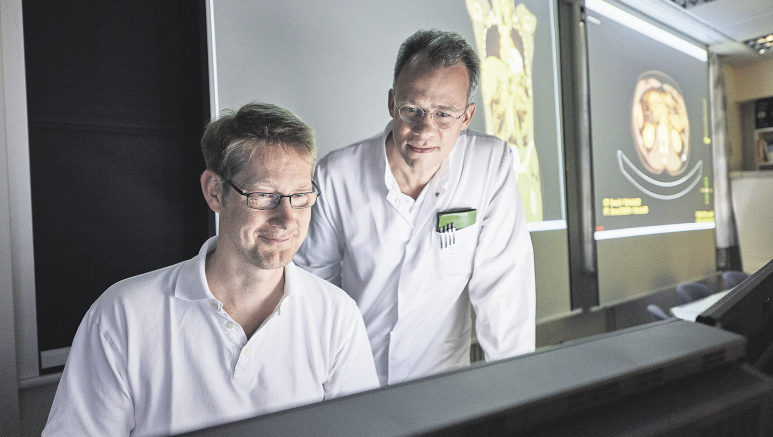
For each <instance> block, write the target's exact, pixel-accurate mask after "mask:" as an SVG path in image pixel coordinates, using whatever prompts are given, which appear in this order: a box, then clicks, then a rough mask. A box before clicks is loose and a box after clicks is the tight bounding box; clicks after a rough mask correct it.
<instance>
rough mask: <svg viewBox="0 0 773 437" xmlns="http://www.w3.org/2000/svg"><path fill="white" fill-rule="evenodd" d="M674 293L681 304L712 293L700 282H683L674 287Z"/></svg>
mask: <svg viewBox="0 0 773 437" xmlns="http://www.w3.org/2000/svg"><path fill="white" fill-rule="evenodd" d="M676 293H677V294H678V295H679V297H680V298H681V299H682V302H684V303H687V302H692V301H694V300H698V299H701V298H704V297H706V296H708V295H710V294H711V293H712V291H711V289H710V288H709V287H708V286H707V285H704V284H702V283H700V282H683V283H681V284H679V285H677V286H676Z"/></svg>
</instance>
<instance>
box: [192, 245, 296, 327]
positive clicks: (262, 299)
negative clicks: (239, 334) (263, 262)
mask: <svg viewBox="0 0 773 437" xmlns="http://www.w3.org/2000/svg"><path fill="white" fill-rule="evenodd" d="M226 252H227V250H226V249H225V248H221V247H218V248H217V249H215V251H214V252H211V253H209V254H208V255H207V259H206V263H205V269H204V272H205V275H206V278H207V285H208V286H209V289H210V291H212V294H213V295H214V296H215V298H216V299H217V300H219V301H220V302H221V303H222V304H223V310H225V312H226V313H228V315H229V316H231V318H232V319H234V321H235V322H237V323H238V324H239V325H240V326H241V327H242V329H244V333H245V334H246V335H247V337H248V338H249V337H251V336H252V334H254V333H255V331H257V329H258V327H259V326H260V325H261V324H262V323H263V322H264V321H265V320H266V318H268V316H269V315H270V314H271V313H272V312H273V311H274V309H275V308H276V307H277V305H279V301H280V300H281V299H282V296H283V295H284V268H278V269H270V270H266V269H261V268H258V267H256V266H254V265H251V264H247V263H244V262H243V261H240V257H236V256H228V254H227V253H226Z"/></svg>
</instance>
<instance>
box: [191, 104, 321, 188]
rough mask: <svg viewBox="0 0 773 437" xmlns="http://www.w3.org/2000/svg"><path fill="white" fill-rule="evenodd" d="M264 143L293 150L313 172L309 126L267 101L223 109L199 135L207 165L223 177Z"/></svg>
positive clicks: (313, 147)
mask: <svg viewBox="0 0 773 437" xmlns="http://www.w3.org/2000/svg"><path fill="white" fill-rule="evenodd" d="M263 145H266V146H279V147H283V148H289V149H293V150H295V151H296V152H297V153H298V154H300V155H301V156H302V157H304V158H306V159H308V160H309V163H310V165H311V169H312V170H311V171H312V173H313V172H314V163H315V161H316V158H317V146H316V144H315V141H314V132H313V131H312V129H311V127H309V125H307V124H306V123H304V122H303V121H302V120H301V119H300V118H298V116H296V115H295V114H293V113H292V112H290V111H288V110H287V109H284V108H281V107H279V106H276V105H272V104H270V103H248V104H246V105H244V106H242V107H241V109H239V110H238V111H237V112H234V111H232V110H225V111H223V113H222V114H221V115H220V117H218V118H217V119H215V120H212V121H211V122H210V123H209V124H207V127H206V129H205V130H204V135H203V136H202V138H201V152H202V153H203V154H204V162H205V164H206V165H207V168H208V169H210V170H212V171H214V172H215V173H217V174H218V175H220V176H221V177H223V178H225V179H231V178H232V177H233V176H234V175H235V174H237V173H239V172H240V171H241V170H242V169H243V168H244V167H245V166H246V165H247V163H248V162H249V161H250V159H252V156H253V155H254V154H255V151H256V150H257V149H258V147H261V146H263Z"/></svg>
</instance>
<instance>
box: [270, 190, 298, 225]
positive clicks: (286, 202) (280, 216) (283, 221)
mask: <svg viewBox="0 0 773 437" xmlns="http://www.w3.org/2000/svg"><path fill="white" fill-rule="evenodd" d="M294 211H295V210H294V209H293V207H292V205H290V198H289V197H283V198H281V199H279V204H278V205H277V206H276V208H274V209H272V210H271V212H272V214H271V218H270V219H269V223H271V224H272V225H274V226H279V227H281V228H282V229H284V228H286V227H287V223H288V222H289V221H290V219H291V218H292V216H293V213H294Z"/></svg>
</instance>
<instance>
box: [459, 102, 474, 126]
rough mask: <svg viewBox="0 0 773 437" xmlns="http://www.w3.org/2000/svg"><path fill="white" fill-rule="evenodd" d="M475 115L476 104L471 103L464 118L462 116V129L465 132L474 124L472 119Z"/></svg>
mask: <svg viewBox="0 0 773 437" xmlns="http://www.w3.org/2000/svg"><path fill="white" fill-rule="evenodd" d="M474 115H475V103H470V106H468V107H467V109H466V110H465V111H464V116H462V118H461V120H462V129H461V130H465V129H467V127H468V126H469V125H470V123H472V117H473V116H474Z"/></svg>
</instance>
